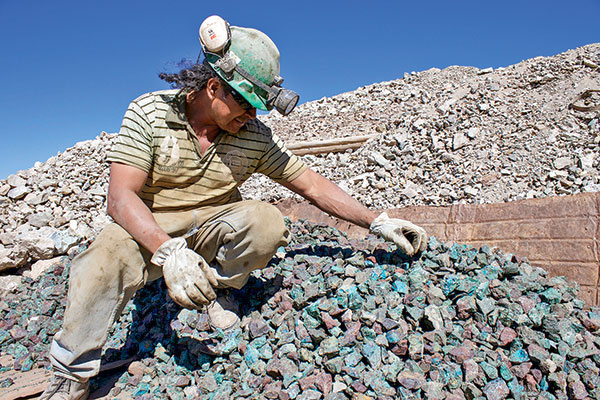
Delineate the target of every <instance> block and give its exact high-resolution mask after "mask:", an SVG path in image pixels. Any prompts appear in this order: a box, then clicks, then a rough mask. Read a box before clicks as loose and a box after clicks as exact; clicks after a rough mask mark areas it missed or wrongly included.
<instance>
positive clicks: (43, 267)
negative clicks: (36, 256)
mask: <svg viewBox="0 0 600 400" xmlns="http://www.w3.org/2000/svg"><path fill="white" fill-rule="evenodd" d="M65 258H66V257H65V256H62V257H55V258H52V259H50V260H39V261H36V262H35V263H33V264H32V265H31V270H30V271H25V272H24V273H23V275H25V276H28V277H30V278H31V279H37V278H38V277H39V276H40V275H42V274H43V273H44V272H46V271H48V270H49V269H50V268H52V267H53V266H54V265H56V264H59V263H61V262H63V261H64V260H65Z"/></svg>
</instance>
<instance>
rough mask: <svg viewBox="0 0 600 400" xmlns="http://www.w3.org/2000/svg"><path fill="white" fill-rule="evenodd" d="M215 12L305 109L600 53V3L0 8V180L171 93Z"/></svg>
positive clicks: (5, 1)
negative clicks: (412, 77)
mask: <svg viewBox="0 0 600 400" xmlns="http://www.w3.org/2000/svg"><path fill="white" fill-rule="evenodd" d="M212 14H218V15H221V16H222V17H223V18H225V19H226V20H228V21H229V22H230V23H231V24H232V25H238V26H246V27H253V28H257V29H260V30H262V31H263V32H265V33H266V34H268V35H269V36H270V37H271V38H272V39H273V41H274V42H275V43H276V44H277V46H278V47H279V50H280V52H281V75H282V76H283V77H284V78H285V84H284V86H286V87H288V88H290V89H293V90H295V91H296V92H298V93H299V94H300V102H301V103H302V102H306V101H311V100H316V99H319V98H322V97H327V96H332V95H336V94H339V93H343V92H347V91H351V90H355V89H356V88H357V87H359V86H364V85H368V84H371V83H376V82H381V81H388V80H393V79H398V78H401V77H402V76H403V74H404V72H411V71H422V70H426V69H429V68H431V67H437V68H444V67H447V66H449V65H469V66H476V67H479V68H487V67H502V66H507V65H511V64H515V63H518V62H519V61H521V60H524V59H528V58H532V57H536V56H550V55H554V54H558V53H561V52H563V51H566V50H568V49H572V48H575V47H579V46H583V45H586V44H590V43H594V42H599V41H600V28H599V26H600V23H599V22H598V16H599V15H600V0H573V1H570V2H567V1H564V0H562V1H556V0H545V1H539V0H531V1H529V0H520V1H516V0H503V1H485V0H478V1H460V0H455V1H448V0H446V1H441V0H431V1H426V0H424V1H420V2H419V1H408V2H404V1H377V0H371V1H364V0H361V1H354V0H350V1H325V0H322V1H312V0H303V1H294V2H290V1H277V2H275V1H265V0H262V1H243V2H241V1H234V0H231V1H216V2H207V1H201V0H196V1H187V0H180V1H177V2H169V1H156V0H145V1H140V0H134V1H129V0H119V1H114V0H104V1H85V0H78V1H71V0H68V1H67V0H54V1H48V0H44V1H41V0H40V1H38V0H34V1H17V0H0V38H1V39H0V54H1V55H0V88H1V96H0V119H1V120H2V124H1V127H0V135H1V138H2V145H1V146H0V179H3V178H6V177H7V176H8V175H10V174H13V173H16V172H17V171H18V170H20V169H28V168H30V167H32V166H33V164H34V163H35V162H36V161H41V162H44V161H46V160H47V159H48V158H49V157H51V156H53V155H56V154H57V152H62V151H64V150H65V149H66V148H68V147H71V146H72V145H74V144H75V143H76V142H78V141H82V140H87V139H93V138H94V137H96V136H97V135H98V134H99V133H100V132H101V131H106V132H117V131H118V129H119V126H120V124H121V118H122V116H123V113H124V111H125V109H126V107H127V105H128V103H129V102H130V101H131V100H132V99H134V98H135V97H137V96H139V95H140V94H142V93H144V92H147V91H151V90H158V89H164V88H167V85H166V83H164V82H162V81H161V80H160V79H158V77H157V74H158V73H159V72H161V71H175V70H176V65H177V62H178V61H180V60H181V59H183V58H188V59H193V60H195V59H196V57H197V55H198V52H199V50H200V45H199V43H198V27H199V25H200V23H201V22H202V21H203V19H204V18H205V17H207V16H209V15H212Z"/></svg>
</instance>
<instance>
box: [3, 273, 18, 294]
mask: <svg viewBox="0 0 600 400" xmlns="http://www.w3.org/2000/svg"><path fill="white" fill-rule="evenodd" d="M20 285H21V277H20V276H14V275H8V276H0V291H4V292H11V293H12V292H16V291H17V289H18V288H19V286H20Z"/></svg>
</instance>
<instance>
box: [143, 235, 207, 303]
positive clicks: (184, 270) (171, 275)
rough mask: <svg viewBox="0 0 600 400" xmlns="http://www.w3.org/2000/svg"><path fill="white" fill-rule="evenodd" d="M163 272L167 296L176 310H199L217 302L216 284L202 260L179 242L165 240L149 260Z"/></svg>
mask: <svg viewBox="0 0 600 400" xmlns="http://www.w3.org/2000/svg"><path fill="white" fill-rule="evenodd" d="M151 262H152V263H153V264H156V265H158V266H160V267H162V269H163V276H164V278H165V283H166V284H167V289H168V290H169V296H171V298H172V299H173V300H174V301H175V302H176V303H177V304H179V305H180V306H182V307H185V308H189V309H199V308H201V307H202V306H203V305H205V304H209V303H210V302H211V301H213V300H215V299H216V298H217V295H216V294H215V292H214V290H213V286H215V287H216V285H217V281H216V279H215V278H214V275H213V274H212V271H210V268H209V266H208V264H207V263H206V261H205V260H204V258H202V256H200V255H199V254H198V253H196V252H195V251H193V250H191V249H189V248H188V247H187V243H186V241H185V239H183V238H174V239H169V240H167V241H166V242H164V243H163V244H162V245H161V246H160V247H159V248H158V250H156V252H155V253H154V255H153V256H152V259H151Z"/></svg>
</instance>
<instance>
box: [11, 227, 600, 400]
mask: <svg viewBox="0 0 600 400" xmlns="http://www.w3.org/2000/svg"><path fill="white" fill-rule="evenodd" d="M286 223H287V224H288V226H289V228H290V230H291V232H292V238H293V240H292V242H291V243H290V245H289V246H287V247H285V248H280V249H279V250H278V252H277V254H278V255H277V256H276V257H275V258H274V259H273V260H272V261H271V262H270V264H269V265H268V266H267V268H265V269H264V270H262V271H255V272H254V273H253V275H252V277H251V278H250V280H249V282H248V284H247V285H246V286H245V287H244V288H242V289H241V290H237V291H234V292H233V295H234V296H235V297H236V298H237V299H238V300H239V302H240V304H241V306H242V310H241V311H242V314H243V317H242V322H241V325H240V327H239V328H235V329H232V330H229V331H222V330H212V329H211V328H209V324H208V321H207V316H206V314H204V313H202V312H198V311H191V310H186V309H182V308H181V307H179V306H177V305H176V304H175V303H174V302H172V301H171V300H170V299H169V297H168V294H167V291H166V287H165V286H164V282H163V280H162V279H161V280H159V281H156V282H154V283H152V284H149V285H147V286H146V287H145V288H144V289H142V290H141V291H139V292H138V293H137V295H136V296H135V297H134V299H133V300H132V301H131V302H129V303H128V304H127V306H126V307H125V311H124V314H123V315H122V316H121V318H120V319H119V321H118V322H117V323H116V324H115V326H114V327H113V329H112V330H111V332H110V334H109V338H108V342H107V344H106V346H105V347H104V349H103V364H104V365H106V364H110V363H111V362H116V361H119V360H127V359H130V358H131V357H132V356H133V357H135V358H136V360H135V361H133V362H131V363H130V364H129V365H128V367H127V368H125V367H123V368H122V369H121V370H120V371H119V372H118V374H119V375H118V376H117V379H116V382H115V383H114V385H113V387H112V389H111V391H110V393H109V397H111V398H132V399H155V398H168V399H258V398H261V399H262V398H267V399H328V400H331V399H359V398H361V399H398V398H436V399H463V398H467V399H476V398H477V399H479V398H480V399H484V398H487V399H506V398H514V399H527V398H544V399H567V398H575V399H584V398H590V399H600V389H599V388H600V308H592V309H589V310H586V309H584V303H583V301H582V300H580V299H579V298H578V297H577V291H578V286H577V284H576V283H573V282H569V281H567V280H566V279H565V278H562V277H560V278H549V277H548V274H547V273H546V272H545V271H544V270H542V269H540V268H537V267H532V266H531V265H530V264H529V263H528V262H527V260H524V259H521V258H519V257H517V256H515V255H512V254H505V253H502V252H501V251H498V250H496V249H491V248H488V247H485V246H484V247H482V248H479V249H478V248H474V247H470V246H467V245H459V244H452V243H441V242H439V241H438V240H436V239H435V238H431V239H430V241H429V244H428V248H427V250H426V251H425V252H424V253H423V254H422V255H421V257H420V258H418V259H408V258H406V257H405V256H404V255H403V254H402V253H400V252H399V251H397V249H396V248H395V246H394V245H393V244H389V243H385V242H383V241H382V240H381V239H378V238H375V237H374V236H371V235H369V236H368V237H367V238H365V239H363V240H349V239H347V237H346V236H345V235H344V234H342V233H340V232H339V231H337V230H335V229H334V228H331V227H326V226H321V225H314V224H311V223H308V222H303V221H301V222H298V223H291V222H289V221H286ZM82 249H83V246H80V247H77V250H76V251H74V253H76V252H79V251H81V250H82ZM53 261H54V262H53V263H49V267H48V269H47V270H46V272H42V273H41V275H40V276H39V277H38V278H35V279H32V278H31V277H27V276H26V277H23V282H22V284H21V285H20V286H19V287H17V288H16V289H15V291H14V292H13V293H9V294H7V295H6V296H4V297H3V298H2V299H1V300H0V315H1V318H0V360H6V359H8V360H10V362H7V363H6V364H7V365H3V366H2V368H0V372H3V371H11V370H14V371H29V370H31V369H35V368H46V367H48V359H47V357H46V354H47V350H48V346H49V342H50V340H51V338H52V336H53V335H54V334H55V333H56V332H57V330H58V329H59V326H60V323H61V320H62V314H63V310H64V306H65V303H66V299H65V294H66V278H67V275H68V270H69V268H70V258H68V257H63V258H61V259H57V260H53ZM106 379H109V378H107V377H105V376H103V375H101V376H100V377H98V378H95V379H93V380H92V382H91V383H92V389H93V390H95V389H96V388H99V387H101V386H102V385H103V384H104V380H106ZM2 384H4V385H6V386H8V387H10V385H11V383H10V382H3V383H2Z"/></svg>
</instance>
